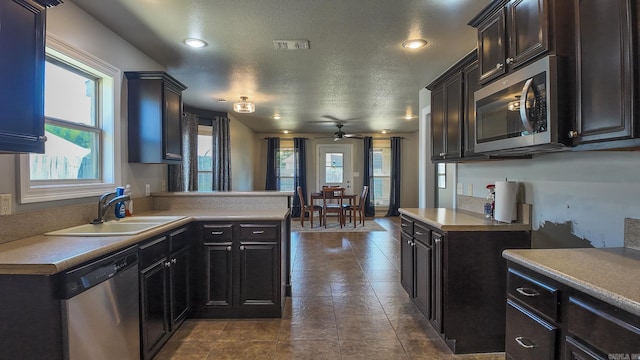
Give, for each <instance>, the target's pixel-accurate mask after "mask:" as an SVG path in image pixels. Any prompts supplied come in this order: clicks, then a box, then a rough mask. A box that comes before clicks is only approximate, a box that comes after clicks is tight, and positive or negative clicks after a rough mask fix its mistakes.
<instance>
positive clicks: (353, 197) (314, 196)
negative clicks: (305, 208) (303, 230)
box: [310, 191, 358, 206]
mask: <svg viewBox="0 0 640 360" xmlns="http://www.w3.org/2000/svg"><path fill="white" fill-rule="evenodd" d="M357 196H358V195H355V194H344V193H343V194H342V196H341V197H342V200H349V206H353V205H354V203H355V201H356V197H357ZM310 198H311V203H312V204H315V201H316V200H322V198H323V196H322V191H315V192H314V191H312V192H311V196H310ZM334 199H335V198H334ZM334 199H332V200H334Z"/></svg>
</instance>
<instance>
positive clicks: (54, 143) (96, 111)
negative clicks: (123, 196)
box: [20, 36, 120, 203]
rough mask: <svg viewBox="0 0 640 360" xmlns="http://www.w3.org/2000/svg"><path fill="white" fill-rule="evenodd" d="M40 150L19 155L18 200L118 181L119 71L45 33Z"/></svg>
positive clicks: (95, 191) (76, 194)
mask: <svg viewBox="0 0 640 360" xmlns="http://www.w3.org/2000/svg"><path fill="white" fill-rule="evenodd" d="M44 87H45V136H46V137H47V141H46V142H45V152H44V154H26V155H21V157H20V202H21V203H34V202H41V201H51V200H61V199H73V198H82V197H89V196H97V195H100V194H102V193H104V192H107V191H113V189H114V187H115V186H116V185H120V184H119V179H120V173H119V168H120V166H119V164H120V160H119V156H120V152H119V151H118V147H119V144H120V141H119V136H118V135H117V134H118V132H117V130H118V129H119V126H118V124H117V123H116V119H115V114H117V113H118V111H117V110H116V104H119V96H120V91H119V89H120V71H119V70H118V69H115V68H113V67H112V66H110V65H108V64H106V63H104V62H102V61H101V60H99V59H96V58H94V57H93V56H91V55H89V54H86V53H84V52H82V51H79V50H77V49H74V48H72V47H70V46H68V45H66V44H64V43H62V42H61V41H59V40H57V39H55V38H52V37H50V36H48V37H47V48H46V64H45V86H44Z"/></svg>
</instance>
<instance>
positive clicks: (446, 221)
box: [399, 208, 531, 231]
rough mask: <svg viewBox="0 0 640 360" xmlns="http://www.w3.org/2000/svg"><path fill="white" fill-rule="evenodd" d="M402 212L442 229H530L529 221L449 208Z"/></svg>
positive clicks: (404, 209)
mask: <svg viewBox="0 0 640 360" xmlns="http://www.w3.org/2000/svg"><path fill="white" fill-rule="evenodd" d="M399 211H400V213H401V214H404V215H407V216H409V217H411V218H413V219H416V220H419V221H422V222H424V223H426V224H427V225H430V226H433V227H435V228H437V229H439V230H442V231H530V230H531V224H529V223H521V222H520V223H511V224H507V223H502V222H499V221H495V220H487V219H486V218H485V217H484V215H482V214H478V213H474V212H471V211H466V210H459V209H448V208H400V209H399Z"/></svg>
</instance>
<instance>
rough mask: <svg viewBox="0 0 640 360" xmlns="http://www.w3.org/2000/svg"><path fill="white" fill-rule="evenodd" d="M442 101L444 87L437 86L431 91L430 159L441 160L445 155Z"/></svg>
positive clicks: (443, 104)
mask: <svg viewBox="0 0 640 360" xmlns="http://www.w3.org/2000/svg"><path fill="white" fill-rule="evenodd" d="M444 101H445V100H444V89H443V88H442V87H441V86H439V87H438V88H437V89H435V90H433V91H432V92H431V160H442V159H444V156H445V155H446V149H445V142H444V141H445V140H444V131H445V130H444V129H445V128H446V123H445V117H446V115H445V102H444Z"/></svg>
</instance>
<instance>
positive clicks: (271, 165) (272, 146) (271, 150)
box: [264, 137, 280, 190]
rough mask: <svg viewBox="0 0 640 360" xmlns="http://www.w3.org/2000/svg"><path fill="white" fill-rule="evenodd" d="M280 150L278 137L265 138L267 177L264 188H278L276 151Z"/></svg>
mask: <svg viewBox="0 0 640 360" xmlns="http://www.w3.org/2000/svg"><path fill="white" fill-rule="evenodd" d="M279 150H280V138H279V137H268V138H267V179H266V181H265V184H264V189H265V190H278V171H279V170H280V169H279V166H278V165H279V164H278V151H279Z"/></svg>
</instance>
